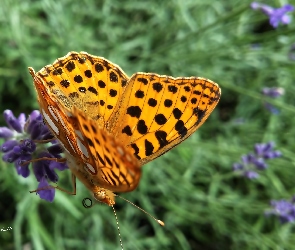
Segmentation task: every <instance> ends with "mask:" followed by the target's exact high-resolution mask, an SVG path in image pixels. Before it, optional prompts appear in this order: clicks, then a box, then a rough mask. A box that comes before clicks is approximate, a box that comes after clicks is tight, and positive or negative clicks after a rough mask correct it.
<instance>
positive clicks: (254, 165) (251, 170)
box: [233, 142, 282, 179]
mask: <svg viewBox="0 0 295 250" xmlns="http://www.w3.org/2000/svg"><path fill="white" fill-rule="evenodd" d="M274 146H275V145H274V143H273V142H268V143H261V144H260V143H257V144H255V146H254V153H249V154H247V155H243V156H242V157H241V161H242V163H234V164H233V170H234V171H235V172H238V173H240V174H241V175H243V176H245V177H247V178H248V179H257V178H258V177H259V174H258V172H257V171H259V170H264V169H266V168H267V167H268V165H267V163H266V160H268V159H274V158H278V157H281V156H282V153H281V152H280V151H278V150H274Z"/></svg>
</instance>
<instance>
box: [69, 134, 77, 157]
mask: <svg viewBox="0 0 295 250" xmlns="http://www.w3.org/2000/svg"><path fill="white" fill-rule="evenodd" d="M67 140H68V143H69V144H70V146H71V148H72V149H73V151H74V152H75V153H76V151H75V148H74V146H73V144H72V143H71V141H70V139H69V138H68V137H67Z"/></svg>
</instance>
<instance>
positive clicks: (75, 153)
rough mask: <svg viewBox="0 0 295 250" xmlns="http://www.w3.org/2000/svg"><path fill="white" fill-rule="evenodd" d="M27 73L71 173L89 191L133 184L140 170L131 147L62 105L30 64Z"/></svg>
mask: <svg viewBox="0 0 295 250" xmlns="http://www.w3.org/2000/svg"><path fill="white" fill-rule="evenodd" d="M30 73H31V74H32V76H33V78H34V84H35V88H36V91H37V94H38V101H39V104H40V109H41V113H42V115H43V117H44V120H45V122H46V123H47V125H48V127H49V128H50V130H51V131H52V132H53V134H54V135H55V137H56V138H57V139H59V141H60V143H61V145H62V146H63V148H64V149H65V150H66V152H67V156H68V158H70V161H68V165H69V167H70V168H71V170H72V171H73V173H74V174H75V175H76V176H77V177H78V178H79V179H80V180H81V181H82V182H83V183H84V184H85V186H86V187H87V188H89V189H90V190H91V191H93V189H95V186H99V187H103V188H106V189H109V190H111V191H113V192H128V191H132V190H133V189H134V188H136V186H137V185H138V182H139V179H140V176H141V171H140V167H139V162H138V160H137V159H136V158H135V157H134V155H133V154H132V151H131V150H130V149H128V148H126V147H124V146H123V145H121V143H120V142H118V141H117V140H116V139H115V138H114V137H113V136H112V135H110V134H109V133H108V132H107V131H106V130H104V128H102V127H99V126H98V124H97V121H94V120H93V119H91V118H89V117H87V116H86V115H85V114H84V113H83V112H82V111H81V110H80V109H78V108H77V107H75V106H73V107H72V109H71V110H69V109H68V108H66V107H65V106H64V103H63V102H62V101H60V99H59V98H57V97H56V96H55V95H54V94H52V93H50V91H48V88H46V86H45V84H44V83H43V82H42V81H41V79H40V78H39V77H36V75H35V73H34V71H33V69H31V68H30ZM72 159H74V160H72Z"/></svg>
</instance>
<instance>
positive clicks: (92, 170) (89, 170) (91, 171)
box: [86, 163, 96, 174]
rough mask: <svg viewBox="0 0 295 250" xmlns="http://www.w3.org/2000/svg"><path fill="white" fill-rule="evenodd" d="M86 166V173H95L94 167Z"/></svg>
mask: <svg viewBox="0 0 295 250" xmlns="http://www.w3.org/2000/svg"><path fill="white" fill-rule="evenodd" d="M86 165H87V171H88V172H90V173H91V174H95V173H96V171H95V169H94V167H93V166H92V165H91V164H89V163H86Z"/></svg>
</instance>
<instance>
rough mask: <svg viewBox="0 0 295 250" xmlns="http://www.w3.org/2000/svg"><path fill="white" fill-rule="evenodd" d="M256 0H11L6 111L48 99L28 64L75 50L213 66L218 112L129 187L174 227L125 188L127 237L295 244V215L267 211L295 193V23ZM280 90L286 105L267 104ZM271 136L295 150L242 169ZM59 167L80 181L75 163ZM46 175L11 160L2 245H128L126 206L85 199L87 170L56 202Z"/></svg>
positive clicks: (152, 243)
mask: <svg viewBox="0 0 295 250" xmlns="http://www.w3.org/2000/svg"><path fill="white" fill-rule="evenodd" d="M250 3H251V2H250V1H238V0H228V1H218V0H211V1H201V0H186V1H180V0H171V1H160V0H151V1H132V0H125V1H119V0H112V1H95V0H80V1H70V0H64V1H57V0H40V1H34V0H11V1H9V0H2V1H1V3H0V44H1V46H0V105H1V110H2V111H4V110H5V109H11V110H13V112H14V113H15V115H18V114H19V113H21V112H25V113H27V114H28V113H29V112H31V111H32V110H33V109H38V104H37V101H36V94H35V90H34V88H33V83H32V79H31V76H30V75H29V73H28V69H27V68H28V66H31V67H33V68H34V69H35V70H37V71H38V70H39V69H41V68H42V67H43V66H45V65H47V64H50V63H52V62H53V61H54V60H55V59H56V58H58V57H62V56H64V55H66V54H67V53H68V52H69V51H86V52H88V53H90V54H93V55H97V56H102V57H105V58H107V59H109V60H110V61H112V62H114V63H116V64H118V65H120V67H122V69H123V70H124V71H125V72H126V73H127V74H128V75H132V74H133V73H134V72H137V71H141V72H155V73H158V74H165V75H172V76H175V77H176V76H202V77H205V78H209V79H211V80H213V81H215V82H217V83H218V84H219V85H220V87H221V88H222V96H221V101H220V103H219V105H218V106H217V108H216V110H215V111H214V112H213V114H212V115H211V116H210V118H209V119H208V121H207V122H206V123H205V125H204V126H202V127H201V128H200V129H199V131H197V132H196V133H195V134H193V135H192V136H191V137H190V138H189V139H188V140H186V141H185V142H183V143H182V144H181V145H179V146H178V147H177V148H175V149H173V150H172V151H171V152H169V153H167V154H165V155H163V156H162V157H160V158H158V159H156V160H155V161H153V162H151V163H149V164H147V165H146V166H144V168H143V176H142V179H141V182H140V185H139V187H138V188H137V189H136V190H135V191H133V192H131V193H126V194H123V195H122V196H123V197H124V198H126V199H129V200H130V201H132V202H134V203H135V204H137V205H139V206H140V207H142V208H143V209H145V210H146V211H147V212H149V213H151V214H152V215H155V216H156V217H157V218H159V219H161V220H163V221H164V222H165V224H166V225H165V227H161V226H159V225H158V224H157V223H156V222H154V221H153V220H152V219H150V218H149V217H148V216H146V215H145V214H144V213H142V212H141V211H139V210H138V209H136V208H135V207H133V206H131V205H129V204H128V203H126V202H125V201H123V200H120V199H117V204H116V206H115V208H116V211H117V215H118V220H119V223H120V231H121V236H122V240H123V244H124V248H125V249H161V250H162V249H208V250H217V249H295V237H294V231H295V230H294V225H292V224H290V223H287V224H281V223H280V222H279V220H278V218H276V217H265V216H264V212H265V211H266V210H267V209H268V208H269V206H270V205H269V202H270V200H272V199H283V198H285V199H290V198H291V197H292V196H293V194H295V188H294V182H295V171H294V165H295V161H294V159H295V157H294V152H293V149H294V147H295V145H294V144H295V143H294V135H295V126H294V125H295V115H294V114H295V108H294V104H295V98H294V93H295V84H294V79H295V70H294V68H295V61H294V60H292V58H290V53H291V52H292V51H291V47H292V45H293V44H294V43H295V32H294V31H295V22H294V21H293V22H291V23H290V24H289V25H288V26H280V27H279V28H277V29H273V28H272V27H271V26H270V25H269V20H268V17H267V16H266V15H264V14H263V13H261V12H260V11H254V10H252V9H251V8H250ZM267 3H268V4H270V5H272V6H275V7H280V6H282V5H283V4H285V3H286V1H279V0H277V1H267ZM293 15H294V13H293ZM293 59H294V58H293ZM263 87H282V88H284V89H285V91H286V93H285V95H283V96H282V97H280V98H277V100H272V99H271V98H266V97H264V96H263V95H262V94H261V90H262V88H263ZM266 100H267V101H268V102H270V103H272V104H273V105H274V106H276V107H277V108H278V109H279V110H280V113H279V114H278V115H274V114H272V113H271V112H269V111H268V110H266V109H265V107H264V105H263V102H264V101H266ZM0 121H1V125H3V126H4V125H5V124H4V120H3V119H2V118H1V120H0ZM268 141H274V142H275V143H276V149H278V150H280V151H281V152H282V153H283V155H284V157H282V158H278V159H274V160H272V161H269V168H268V169H267V170H265V171H263V172H261V173H260V178H258V179H256V180H249V179H246V178H245V177H240V176H239V175H237V174H236V173H234V172H233V171H232V164H233V163H234V162H238V161H239V160H240V156H241V155H242V154H246V153H248V152H250V151H252V150H253V146H254V144H255V143H261V142H268ZM58 174H59V177H60V183H62V184H61V186H63V187H64V188H68V189H70V188H71V185H70V178H69V176H70V171H64V172H60V173H58ZM37 185H38V183H37V181H36V179H35V177H34V176H33V174H31V176H30V177H28V178H27V179H24V178H22V177H20V176H18V175H17V173H16V171H15V169H14V166H13V165H9V164H6V163H3V162H1V163H0V228H4V229H5V228H8V227H12V230H9V231H6V232H4V231H1V232H0V243H1V246H0V248H1V249H26V250H28V249H106V250H108V249H120V244H119V238H118V231H117V226H116V221H115V217H114V214H113V211H112V209H111V208H110V207H108V206H106V205H104V204H102V205H98V206H95V207H93V208H91V209H85V208H84V207H83V206H82V203H81V201H82V199H83V198H85V197H91V196H90V193H89V192H88V191H87V190H86V188H85V187H84V186H83V185H82V184H81V183H77V195H76V196H70V195H67V194H65V193H62V192H58V191H57V192H56V198H55V200H54V202H53V203H48V202H46V201H43V200H41V199H39V197H38V196H36V195H34V194H29V190H34V189H36V187H37Z"/></svg>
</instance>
